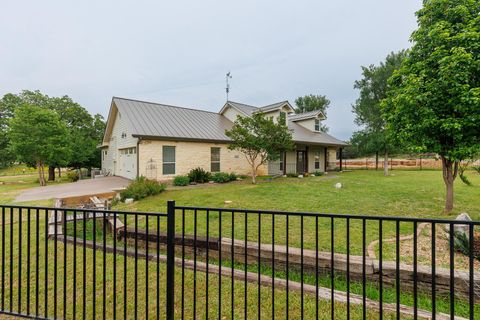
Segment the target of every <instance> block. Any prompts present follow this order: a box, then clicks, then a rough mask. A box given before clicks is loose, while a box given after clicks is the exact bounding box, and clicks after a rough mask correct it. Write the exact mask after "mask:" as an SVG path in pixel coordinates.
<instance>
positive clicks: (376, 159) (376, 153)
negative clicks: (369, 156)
mask: <svg viewBox="0 0 480 320" xmlns="http://www.w3.org/2000/svg"><path fill="white" fill-rule="evenodd" d="M375 170H378V151H377V152H375Z"/></svg>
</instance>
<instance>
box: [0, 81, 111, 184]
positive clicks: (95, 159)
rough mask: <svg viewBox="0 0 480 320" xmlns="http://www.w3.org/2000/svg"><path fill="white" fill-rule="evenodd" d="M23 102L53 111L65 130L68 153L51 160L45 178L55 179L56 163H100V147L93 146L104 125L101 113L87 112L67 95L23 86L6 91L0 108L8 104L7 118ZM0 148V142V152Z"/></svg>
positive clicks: (90, 165) (95, 165) (57, 164)
mask: <svg viewBox="0 0 480 320" xmlns="http://www.w3.org/2000/svg"><path fill="white" fill-rule="evenodd" d="M24 104H29V105H33V106H37V107H40V108H43V109H48V110H52V111H54V112H55V113H56V114H57V115H58V116H59V117H60V120H61V121H62V122H63V123H64V124H65V125H66V127H67V129H68V132H69V137H70V143H69V146H70V152H69V155H70V157H69V158H68V159H63V158H62V159H58V162H57V163H55V162H53V161H52V162H51V163H50V164H49V165H50V167H49V180H54V179H55V168H56V167H58V168H60V167H62V166H67V167H71V168H77V169H78V168H82V167H85V168H90V167H98V166H100V150H99V149H98V148H97V146H98V144H100V142H101V139H102V134H103V130H104V128H105V121H104V119H103V117H102V116H101V115H98V114H97V115H95V116H92V115H90V114H89V113H88V111H87V110H86V109H85V108H83V107H82V106H81V105H79V104H78V103H76V102H74V101H73V100H72V99H71V98H70V97H68V96H63V97H49V96H48V95H45V94H42V93H41V92H40V91H38V90H37V91H30V90H24V91H22V92H21V93H19V94H17V95H14V94H6V95H5V96H4V97H3V99H2V100H0V110H2V106H3V107H4V108H8V110H9V115H8V117H7V118H10V117H11V115H12V113H13V112H14V110H15V109H16V108H18V107H20V106H22V105H24ZM7 123H8V122H7ZM0 141H1V131H0ZM0 143H1V142H0ZM1 150H2V148H1V144H0V153H1V152H2V151H1ZM59 174H60V170H59Z"/></svg>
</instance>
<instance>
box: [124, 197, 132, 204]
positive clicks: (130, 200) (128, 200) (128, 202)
mask: <svg viewBox="0 0 480 320" xmlns="http://www.w3.org/2000/svg"><path fill="white" fill-rule="evenodd" d="M131 203H133V198H127V199H125V204H131Z"/></svg>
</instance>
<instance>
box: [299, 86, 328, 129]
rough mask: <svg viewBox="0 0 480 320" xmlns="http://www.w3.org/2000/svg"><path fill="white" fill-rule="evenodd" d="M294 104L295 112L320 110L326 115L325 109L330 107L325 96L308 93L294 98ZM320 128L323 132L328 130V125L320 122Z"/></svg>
mask: <svg viewBox="0 0 480 320" xmlns="http://www.w3.org/2000/svg"><path fill="white" fill-rule="evenodd" d="M295 105H296V106H297V107H296V108H295V112H296V113H304V112H310V111H315V110H320V111H322V113H323V115H324V116H325V117H326V116H327V109H328V108H329V107H330V100H328V99H327V97H326V96H322V95H314V94H309V95H306V96H303V97H298V98H297V99H295ZM320 130H321V131H323V132H328V127H327V126H325V125H324V124H321V126H320Z"/></svg>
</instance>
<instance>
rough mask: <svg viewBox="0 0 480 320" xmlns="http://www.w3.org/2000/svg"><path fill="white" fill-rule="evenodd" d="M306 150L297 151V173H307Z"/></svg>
mask: <svg viewBox="0 0 480 320" xmlns="http://www.w3.org/2000/svg"><path fill="white" fill-rule="evenodd" d="M305 171H306V170H305V151H303V150H298V151H297V173H298V174H304V173H305Z"/></svg>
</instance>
